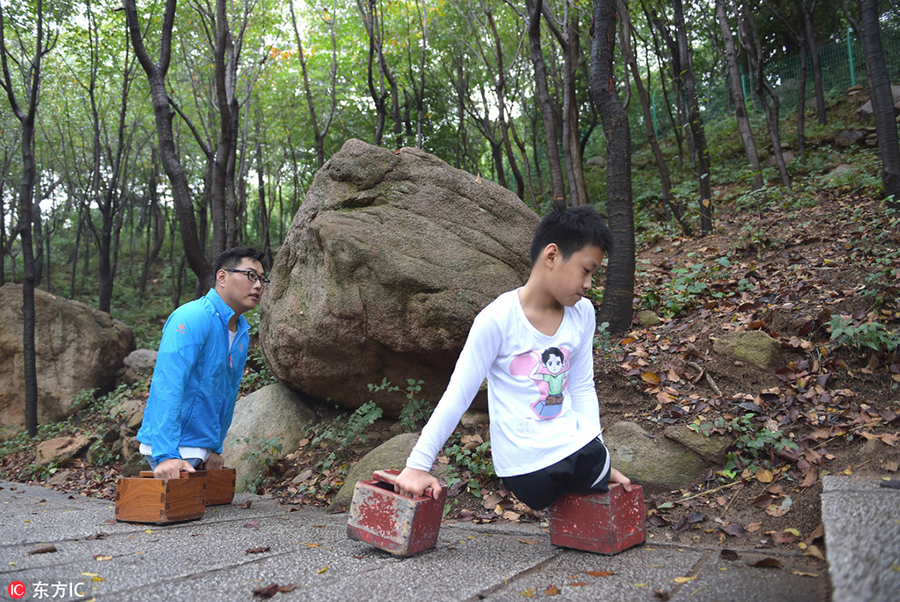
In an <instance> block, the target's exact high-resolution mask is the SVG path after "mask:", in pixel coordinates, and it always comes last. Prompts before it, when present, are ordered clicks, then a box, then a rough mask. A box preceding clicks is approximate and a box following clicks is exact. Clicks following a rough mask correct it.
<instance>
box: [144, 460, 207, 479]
mask: <svg viewBox="0 0 900 602" xmlns="http://www.w3.org/2000/svg"><path fill="white" fill-rule="evenodd" d="M182 471H183V472H197V471H196V470H194V467H193V466H191V465H190V463H188V462H185V461H184V460H182V459H181V458H169V459H168V460H163V461H162V462H160V463H159V464H157V465H156V468H154V469H153V477H154V478H156V479H177V478H178V477H180V476H181V472H182Z"/></svg>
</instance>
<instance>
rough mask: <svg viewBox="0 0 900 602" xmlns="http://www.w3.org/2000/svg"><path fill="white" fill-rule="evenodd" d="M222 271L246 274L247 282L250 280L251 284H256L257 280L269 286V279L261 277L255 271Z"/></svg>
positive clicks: (226, 269)
mask: <svg viewBox="0 0 900 602" xmlns="http://www.w3.org/2000/svg"><path fill="white" fill-rule="evenodd" d="M222 269H223V270H225V271H226V272H234V273H236V274H246V275H247V280H249V281H250V282H256V281H257V280H262V283H263V284H269V279H268V278H266V277H265V276H260V275H259V274H257V273H256V272H254V271H253V270H231V269H228V268H222Z"/></svg>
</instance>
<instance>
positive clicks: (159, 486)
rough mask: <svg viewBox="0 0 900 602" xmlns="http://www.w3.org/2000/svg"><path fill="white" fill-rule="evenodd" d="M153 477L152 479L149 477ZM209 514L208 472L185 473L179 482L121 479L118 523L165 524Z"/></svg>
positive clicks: (138, 478)
mask: <svg viewBox="0 0 900 602" xmlns="http://www.w3.org/2000/svg"><path fill="white" fill-rule="evenodd" d="M147 475H149V476H147ZM205 511H206V472H204V471H202V470H200V471H197V472H182V473H181V478H178V479H155V478H153V473H152V472H150V471H144V472H141V476H139V477H119V480H118V482H117V483H116V520H119V521H125V522H132V523H155V524H165V523H174V522H180V521H185V520H194V519H198V518H202V517H203V514H204V512H205Z"/></svg>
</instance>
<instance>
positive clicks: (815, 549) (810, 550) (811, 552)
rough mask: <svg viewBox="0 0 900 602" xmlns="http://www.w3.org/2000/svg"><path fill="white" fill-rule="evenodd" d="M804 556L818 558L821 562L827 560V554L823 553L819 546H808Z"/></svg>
mask: <svg viewBox="0 0 900 602" xmlns="http://www.w3.org/2000/svg"><path fill="white" fill-rule="evenodd" d="M803 555H804V556H812V557H813V558H818V559H819V560H825V554H823V553H822V550H820V549H819V546H806V549H805V550H803Z"/></svg>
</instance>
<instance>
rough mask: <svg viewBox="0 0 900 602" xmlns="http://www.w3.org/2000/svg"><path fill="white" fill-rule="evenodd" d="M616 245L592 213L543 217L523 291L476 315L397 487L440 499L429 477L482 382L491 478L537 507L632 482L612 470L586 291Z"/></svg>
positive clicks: (576, 210)
mask: <svg viewBox="0 0 900 602" xmlns="http://www.w3.org/2000/svg"><path fill="white" fill-rule="evenodd" d="M611 247H612V235H611V233H610V231H609V228H608V227H607V226H606V224H605V223H604V222H603V219H602V218H601V217H600V216H599V215H598V214H597V212H596V211H595V210H594V209H593V207H590V206H586V205H582V206H578V207H570V208H567V209H564V210H561V211H555V212H553V213H550V214H548V215H547V216H546V217H545V218H544V219H543V220H542V221H541V223H540V224H539V225H538V227H537V230H536V231H535V234H534V239H533V241H532V244H531V263H532V268H531V275H530V276H529V278H528V282H527V283H526V284H525V286H523V287H521V288H519V289H516V290H513V291H508V292H506V293H503V294H502V295H500V296H499V297H497V299H495V300H494V301H493V302H492V303H490V304H489V305H488V306H487V307H485V308H484V309H483V310H482V311H481V313H479V314H478V316H477V317H476V318H475V321H474V322H473V323H472V328H471V330H470V331H469V337H468V339H467V340H466V344H465V346H464V347H463V350H462V353H461V354H460V356H459V359H458V360H457V362H456V368H455V369H454V371H453V376H452V377H451V379H450V383H449V384H448V385H447V389H446V391H445V392H444V395H443V396H442V397H441V400H440V402H439V403H438V405H437V408H436V409H435V411H434V414H432V416H431V419H430V420H429V421H428V424H426V425H425V428H424V429H423V430H422V434H421V436H420V437H419V440H418V442H417V443H416V446H415V448H414V449H413V451H412V453H411V454H410V456H409V458H408V459H407V461H406V468H405V469H404V470H403V472H401V473H400V475H399V476H398V477H397V481H396V485H395V489H396V491H398V492H399V493H402V494H403V495H407V496H411V497H414V496H419V495H422V494H423V492H424V491H425V490H426V489H427V488H429V487H430V488H431V489H432V493H433V495H434V497H435V498H437V496H438V494H439V493H440V489H441V485H440V483H439V482H438V481H437V479H435V478H434V477H433V476H432V475H431V474H430V473H429V470H430V469H431V467H432V465H433V463H434V460H435V458H436V457H437V455H438V452H439V451H440V449H441V447H442V446H443V445H444V443H445V442H446V440H447V438H448V437H449V436H450V434H451V433H452V432H453V430H454V429H455V428H456V425H457V424H458V423H459V420H460V418H461V417H462V415H463V413H464V412H465V411H466V410H467V409H468V408H469V405H470V404H471V402H472V399H473V398H474V397H475V394H476V393H477V392H478V388H479V387H480V386H481V383H482V381H483V380H484V379H485V377H486V378H487V380H488V412H489V414H490V421H491V451H492V456H493V460H494V471H495V472H496V473H497V475H498V476H499V477H501V478H502V479H503V483H504V485H505V486H506V487H507V489H509V490H510V491H512V492H513V493H514V494H515V495H516V497H517V498H519V500H520V501H522V502H524V503H526V504H528V505H529V506H530V507H532V508H534V509H536V510H539V509H541V508H545V507H547V506H549V505H550V504H551V503H552V502H553V500H555V499H556V498H557V497H559V496H561V495H564V494H566V493H568V492H579V493H585V492H588V491H597V492H603V491H606V490H607V485H608V483H609V482H617V483H622V484H623V485H624V486H625V488H626V489H627V490H629V491H630V489H631V486H630V484H631V482H630V481H629V479H628V478H626V477H625V476H624V475H622V473H620V472H619V471H618V470H616V469H615V468H612V467H611V466H610V465H609V454H608V453H607V450H606V446H605V445H604V444H603V438H602V435H601V429H600V410H599V404H598V401H597V392H596V389H595V387H594V367H593V366H594V361H593V337H594V332H595V331H596V316H595V313H594V306H593V304H592V303H591V301H590V300H589V299H587V298H585V296H584V295H585V294H586V293H587V292H588V291H589V290H590V288H591V279H592V278H593V276H594V274H596V273H597V271H598V270H599V269H600V265H601V263H602V262H603V258H604V256H605V255H606V254H607V253H608V252H609V250H610V249H611Z"/></svg>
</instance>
